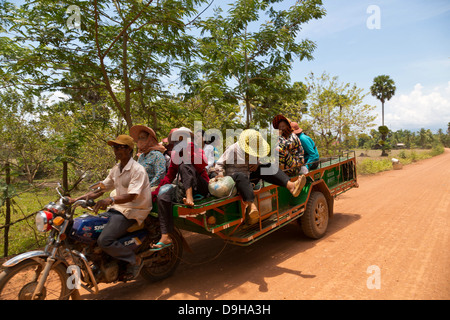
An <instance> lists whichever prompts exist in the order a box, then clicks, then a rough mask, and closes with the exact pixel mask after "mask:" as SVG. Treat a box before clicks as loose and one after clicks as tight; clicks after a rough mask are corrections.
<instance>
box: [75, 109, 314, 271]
mask: <svg viewBox="0 0 450 320" xmlns="http://www.w3.org/2000/svg"><path fill="white" fill-rule="evenodd" d="M273 127H274V128H275V129H278V130H279V131H280V136H279V139H278V144H277V148H276V150H277V151H278V154H279V166H276V165H272V164H271V163H266V164H262V163H261V162H260V158H264V157H266V156H267V155H268V154H269V152H270V145H269V144H268V143H267V141H266V140H265V139H264V138H263V137H262V135H261V134H260V133H259V132H258V131H256V130H253V129H247V130H244V131H243V132H242V133H241V134H240V135H239V137H238V139H237V142H236V143H234V144H232V145H230V146H228V147H227V148H226V149H225V151H224V153H223V154H222V155H220V157H219V154H218V151H217V148H216V147H215V146H214V143H213V142H214V136H211V137H208V135H207V134H205V131H203V130H200V131H198V132H196V133H195V134H194V133H193V132H192V131H191V130H190V129H188V128H185V127H181V128H174V129H172V130H171V131H170V133H169V135H168V137H167V138H165V139H163V140H162V141H161V142H158V139H157V136H156V134H155V132H154V130H153V129H151V128H149V127H146V126H142V125H136V126H133V127H132V128H131V129H130V132H129V135H119V136H118V137H117V138H116V139H115V140H110V141H108V145H110V146H112V147H113V150H114V154H115V157H116V161H118V163H117V164H116V165H115V166H114V167H113V168H112V169H111V170H110V172H109V174H108V176H107V178H106V179H105V180H104V181H102V188H101V189H100V190H97V191H91V192H89V193H87V194H85V195H83V196H81V197H78V198H77V199H74V200H73V201H75V200H78V199H95V198H98V197H100V196H101V195H103V194H104V193H105V192H108V191H112V190H115V192H114V193H111V196H110V197H108V198H105V199H102V200H100V201H98V202H97V203H96V205H95V207H94V212H97V211H98V210H99V209H102V210H105V209H106V208H107V207H109V210H108V211H107V212H106V213H105V215H107V216H108V217H109V221H108V223H107V224H106V225H105V227H104V229H103V231H102V233H101V235H100V237H99V239H98V244H99V246H100V247H101V248H102V250H103V251H105V252H106V253H107V254H109V255H111V256H113V257H115V258H117V259H119V260H123V261H126V262H128V263H129V265H128V272H129V274H130V278H131V279H133V278H136V277H137V276H138V274H139V272H140V270H141V268H142V266H143V262H142V259H141V258H140V257H139V256H138V255H135V253H134V252H133V251H132V250H130V249H128V248H127V247H126V246H124V245H123V244H122V243H121V242H119V241H118V239H120V238H121V237H123V236H124V235H125V234H126V233H127V229H128V228H130V226H132V225H133V224H135V223H136V222H137V223H138V224H142V223H143V221H144V220H145V218H146V217H147V215H148V213H149V212H150V210H151V208H152V203H156V204H157V207H158V216H159V221H160V228H161V238H160V240H159V241H158V242H157V243H156V244H154V245H153V247H152V249H151V250H154V251H158V250H161V249H164V248H166V247H169V246H171V245H172V239H171V237H170V234H171V233H172V232H173V227H174V223H173V215H172V207H173V204H174V203H175V202H182V203H183V204H184V205H186V206H189V207H192V206H194V201H195V200H197V199H199V198H203V197H206V196H207V195H208V193H209V191H208V183H209V182H210V179H211V178H212V179H214V181H217V180H219V179H220V178H221V177H223V176H225V175H226V176H230V177H231V178H232V179H233V180H234V182H235V186H236V189H237V191H238V192H239V194H240V196H241V197H242V200H243V202H244V204H245V212H246V223H247V224H250V225H251V224H254V223H255V222H257V221H258V220H259V211H258V207H257V205H256V204H255V195H254V192H253V186H254V185H253V184H252V182H254V181H255V180H263V181H267V182H269V183H271V184H274V185H277V186H282V187H286V188H287V189H288V190H289V191H290V193H291V194H292V195H293V196H294V197H297V196H298V195H299V194H300V192H301V190H302V189H303V187H304V186H305V183H306V177H305V174H306V173H307V172H308V170H314V169H315V168H316V167H317V164H318V160H319V154H318V151H317V148H316V147H315V145H314V142H313V141H312V140H311V138H310V137H308V136H307V135H306V134H304V133H303V132H302V129H300V128H299V126H298V124H297V123H295V122H291V121H290V120H289V119H288V118H286V117H285V116H283V115H278V116H276V117H275V118H274V119H273ZM135 144H137V148H138V158H137V161H136V160H134V159H133V150H134V147H135ZM294 176H298V178H297V179H296V180H295V179H293V180H295V181H291V177H294ZM173 184H175V185H177V186H178V187H179V188H176V187H172V186H173ZM180 190H181V195H180V194H179V193H180Z"/></svg>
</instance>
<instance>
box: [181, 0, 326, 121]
mask: <svg viewBox="0 0 450 320" xmlns="http://www.w3.org/2000/svg"><path fill="white" fill-rule="evenodd" d="M280 3H281V0H236V1H235V2H234V3H232V4H231V5H230V6H231V7H230V9H229V10H228V11H227V12H226V13H225V14H224V12H223V10H222V9H220V8H218V9H216V11H215V14H214V16H213V17H210V18H207V19H203V20H199V21H197V22H196V26H197V27H199V28H200V30H201V37H200V38H199V39H198V51H199V58H198V61H196V62H195V63H193V64H191V65H190V66H189V67H187V68H185V69H184V70H183V72H182V79H183V82H184V84H186V85H188V86H189V87H190V88H191V89H192V88H196V89H198V90H203V89H202V88H204V87H215V88H220V90H221V91H222V92H223V97H224V99H226V100H227V101H230V102H234V104H239V103H242V104H243V106H244V113H245V116H246V120H245V123H246V127H247V128H248V127H250V125H251V123H252V122H253V125H255V124H256V123H255V122H260V123H264V124H265V125H267V122H269V121H270V119H271V117H273V116H274V115H275V114H277V113H278V112H280V110H281V108H282V107H283V106H285V105H284V104H288V105H292V104H296V103H301V102H302V101H303V100H304V98H305V95H306V88H305V87H304V86H302V85H301V84H300V83H299V84H294V85H292V84H291V83H290V71H291V69H292V63H293V62H294V61H295V60H303V59H308V60H310V59H312V52H313V51H314V49H315V47H316V45H315V43H314V42H313V41H311V40H309V39H304V40H299V39H298V36H299V33H300V30H301V26H302V24H304V23H307V22H308V21H310V20H313V19H320V18H321V17H322V16H323V15H324V14H325V10H324V8H323V6H322V1H319V0H305V1H297V2H296V3H295V4H293V5H292V6H290V7H288V8H286V7H283V9H280V8H281V6H280V5H279V4H280ZM262 19H266V21H265V22H261V20H262ZM199 81H200V82H201V83H202V85H201V86H199V85H198V83H199ZM255 120H256V121H255Z"/></svg>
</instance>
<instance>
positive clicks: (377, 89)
mask: <svg viewBox="0 0 450 320" xmlns="http://www.w3.org/2000/svg"><path fill="white" fill-rule="evenodd" d="M395 89H396V87H395V82H394V80H392V79H391V78H390V77H389V76H386V75H381V76H378V77H375V78H374V79H373V85H372V86H371V87H370V93H371V94H372V95H373V96H374V97H376V98H377V99H378V100H380V101H381V107H382V110H381V115H382V126H384V103H385V101H386V100H388V101H389V100H391V98H392V97H393V96H394V94H395Z"/></svg>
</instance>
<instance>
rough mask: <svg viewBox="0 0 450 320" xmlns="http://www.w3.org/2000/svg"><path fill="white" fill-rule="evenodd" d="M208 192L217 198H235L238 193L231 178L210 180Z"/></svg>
mask: <svg viewBox="0 0 450 320" xmlns="http://www.w3.org/2000/svg"><path fill="white" fill-rule="evenodd" d="M216 179H217V181H216ZM208 190H209V193H210V194H212V195H213V196H214V197H217V198H223V197H228V196H235V195H236V193H237V190H236V188H235V183H234V180H233V179H232V178H231V177H230V176H225V177H220V178H213V179H211V180H209V184H208ZM230 193H231V194H230Z"/></svg>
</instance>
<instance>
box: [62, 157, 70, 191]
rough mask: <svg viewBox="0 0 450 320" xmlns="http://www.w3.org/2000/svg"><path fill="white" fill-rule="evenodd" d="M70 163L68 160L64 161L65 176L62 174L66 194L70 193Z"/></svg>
mask: <svg viewBox="0 0 450 320" xmlns="http://www.w3.org/2000/svg"><path fill="white" fill-rule="evenodd" d="M67 167H68V163H67V161H63V176H62V182H63V192H64V195H65V196H68V195H69V178H68V170H67Z"/></svg>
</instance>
